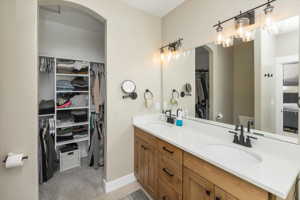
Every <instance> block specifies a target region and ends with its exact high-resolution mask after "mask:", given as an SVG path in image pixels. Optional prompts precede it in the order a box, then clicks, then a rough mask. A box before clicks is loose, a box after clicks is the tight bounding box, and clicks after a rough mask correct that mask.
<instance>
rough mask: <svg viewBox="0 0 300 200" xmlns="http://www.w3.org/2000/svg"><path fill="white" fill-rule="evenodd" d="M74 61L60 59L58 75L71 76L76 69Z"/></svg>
mask: <svg viewBox="0 0 300 200" xmlns="http://www.w3.org/2000/svg"><path fill="white" fill-rule="evenodd" d="M74 63H75V61H74V60H64V59H60V60H58V61H57V73H64V74H70V73H72V72H73V69H74Z"/></svg>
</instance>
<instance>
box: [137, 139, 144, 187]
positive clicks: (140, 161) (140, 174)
mask: <svg viewBox="0 0 300 200" xmlns="http://www.w3.org/2000/svg"><path fill="white" fill-rule="evenodd" d="M136 156H137V159H136V160H137V168H138V169H137V179H138V181H139V182H140V183H141V184H142V185H144V184H145V180H146V163H145V162H146V158H145V143H144V142H143V141H142V140H137V155H136Z"/></svg>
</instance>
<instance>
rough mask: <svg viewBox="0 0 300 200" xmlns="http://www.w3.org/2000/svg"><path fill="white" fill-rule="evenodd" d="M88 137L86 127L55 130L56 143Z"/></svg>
mask: <svg viewBox="0 0 300 200" xmlns="http://www.w3.org/2000/svg"><path fill="white" fill-rule="evenodd" d="M87 136H88V127H87V126H76V127H69V128H59V129H58V130H57V136H56V141H57V142H65V141H69V140H73V139H78V138H84V137H87Z"/></svg>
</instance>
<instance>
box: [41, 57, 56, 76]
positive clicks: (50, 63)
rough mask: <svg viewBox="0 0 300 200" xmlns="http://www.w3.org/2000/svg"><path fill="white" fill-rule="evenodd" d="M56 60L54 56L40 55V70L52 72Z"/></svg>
mask: <svg viewBox="0 0 300 200" xmlns="http://www.w3.org/2000/svg"><path fill="white" fill-rule="evenodd" d="M54 66H55V62H54V58H51V57H44V56H40V57H39V69H40V72H45V73H51V72H53V70H54V68H55V67H54Z"/></svg>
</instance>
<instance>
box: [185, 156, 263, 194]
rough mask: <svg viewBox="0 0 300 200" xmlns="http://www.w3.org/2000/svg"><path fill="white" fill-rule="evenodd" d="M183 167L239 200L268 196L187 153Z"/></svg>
mask: <svg viewBox="0 0 300 200" xmlns="http://www.w3.org/2000/svg"><path fill="white" fill-rule="evenodd" d="M183 163H184V166H185V167H187V168H189V169H191V170H192V171H194V172H195V173H197V174H198V175H200V176H201V177H203V178H205V179H206V180H208V181H210V182H212V183H215V184H217V185H218V186H219V187H220V188H222V189H223V190H225V191H229V192H230V193H231V194H232V195H233V196H236V197H238V198H239V199H240V200H253V197H255V200H268V198H269V194H268V192H266V191H264V190H263V189H261V188H258V187H256V186H255V185H253V184H251V183H249V182H247V181H244V180H242V179H240V178H238V177H236V176H234V175H232V174H230V173H228V172H225V171H224V170H222V169H220V168H218V167H215V166H213V165H211V164H209V163H208V162H205V161H203V160H201V159H199V158H197V157H195V156H193V155H191V154H189V153H184V161H183Z"/></svg>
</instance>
